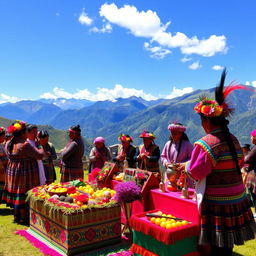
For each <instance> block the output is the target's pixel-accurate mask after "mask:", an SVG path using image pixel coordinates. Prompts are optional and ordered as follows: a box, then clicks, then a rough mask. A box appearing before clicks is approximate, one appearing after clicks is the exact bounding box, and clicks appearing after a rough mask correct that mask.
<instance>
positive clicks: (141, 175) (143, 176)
mask: <svg viewBox="0 0 256 256" xmlns="http://www.w3.org/2000/svg"><path fill="white" fill-rule="evenodd" d="M147 179H148V174H147V173H146V172H143V171H137V172H136V174H135V182H136V184H137V185H138V186H141V187H142V186H143V185H144V182H145V181H146V180H147Z"/></svg>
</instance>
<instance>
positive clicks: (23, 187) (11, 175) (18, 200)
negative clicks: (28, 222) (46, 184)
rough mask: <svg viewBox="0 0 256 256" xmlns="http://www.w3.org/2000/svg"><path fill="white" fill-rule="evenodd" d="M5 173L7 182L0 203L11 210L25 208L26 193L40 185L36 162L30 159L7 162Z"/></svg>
mask: <svg viewBox="0 0 256 256" xmlns="http://www.w3.org/2000/svg"><path fill="white" fill-rule="evenodd" d="M6 172H7V180H6V184H5V186H4V191H3V196H2V202H3V203H6V204H7V205H8V206H10V207H13V208H26V207H27V203H26V197H27V195H26V193H27V191H28V190H30V189H32V188H34V187H37V186H39V184H40V182H39V171H38V164H37V161H36V160H31V159H19V160H16V161H9V162H8V165H7V169H6Z"/></svg>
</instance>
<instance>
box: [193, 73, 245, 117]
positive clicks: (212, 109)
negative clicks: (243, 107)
mask: <svg viewBox="0 0 256 256" xmlns="http://www.w3.org/2000/svg"><path fill="white" fill-rule="evenodd" d="M226 74H227V72H226V69H224V70H223V72H222V74H221V79H220V83H219V85H218V86H217V87H216V88H215V100H213V99H210V98H207V97H206V96H203V97H200V98H199V101H198V103H197V104H196V106H195V108H194V110H195V112H197V113H198V114H201V115H204V116H206V117H220V116H223V117H227V116H229V115H230V114H231V113H232V111H233V109H232V108H230V106H229V105H228V104H227V102H226V99H227V96H228V95H229V94H230V93H231V92H233V91H234V90H237V89H243V90H250V88H248V87H246V86H244V85H242V84H235V83H234V81H233V82H231V83H230V84H229V85H228V86H227V87H226V88H224V84H225V79H226Z"/></svg>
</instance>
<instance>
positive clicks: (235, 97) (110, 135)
mask: <svg viewBox="0 0 256 256" xmlns="http://www.w3.org/2000/svg"><path fill="white" fill-rule="evenodd" d="M213 93H214V88H212V89H208V90H196V91H194V92H192V93H189V94H185V95H183V96H181V97H177V98H174V99H170V100H163V99H159V100H156V101H146V100H144V99H142V98H140V97H135V96H133V97H130V98H126V99H124V98H118V99H116V101H114V102H112V101H98V102H89V101H85V102H83V101H82V100H78V101H76V100H75V99H72V100H67V99H65V100H66V105H65V103H64V99H59V101H57V100H55V101H52V100H50V101H47V100H44V101H43V102H42V100H40V101H21V102H17V103H9V104H2V105H0V116H3V117H5V118H8V119H20V120H24V121H27V122H30V123H36V124H41V125H49V126H50V127H54V128H57V129H61V130H66V129H68V128H69V127H70V126H71V125H75V124H80V126H81V128H82V131H83V136H85V137H86V138H87V139H88V140H89V141H92V140H93V138H94V137H96V136H104V137H105V138H106V141H107V144H108V145H111V144H115V143H118V140H117V137H118V135H119V134H120V133H127V134H130V135H131V136H133V137H134V144H136V145H138V144H140V143H141V142H142V140H141V139H140V138H139V134H140V133H141V132H143V131H144V130H149V131H151V132H153V133H154V134H155V135H156V137H157V138H156V141H155V142H156V144H158V145H159V146H160V147H163V146H164V144H165V142H166V141H167V140H168V137H169V131H168V130H167V126H168V123H169V122H170V121H177V122H181V123H183V124H185V125H186V126H187V134H188V136H189V138H190V141H191V142H194V141H195V140H197V139H198V138H200V137H201V136H203V134H204V131H203V129H202V128H201V124H200V118H199V116H198V115H197V114H195V113H194V110H193V108H194V106H195V102H196V100H197V99H198V97H199V96H202V95H207V96H209V97H213ZM61 101H62V103H63V104H64V105H62V106H61V105H60V104H59V105H58V104H57V103H58V102H61ZM228 102H230V103H232V107H234V109H235V112H234V114H233V116H232V118H231V119H230V125H229V128H230V130H231V131H232V133H234V134H235V135H236V136H237V137H238V139H239V140H240V142H241V143H250V132H251V130H253V129H256V122H255V121H256V110H255V109H256V96H255V94H254V93H252V91H250V90H236V91H234V92H232V93H231V94H230V95H229V96H228ZM79 106H81V107H80V108H79Z"/></svg>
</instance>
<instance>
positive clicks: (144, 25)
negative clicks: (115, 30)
mask: <svg viewBox="0 0 256 256" xmlns="http://www.w3.org/2000/svg"><path fill="white" fill-rule="evenodd" d="M99 13H100V16H101V17H104V18H105V19H106V20H108V21H109V22H111V23H113V24H116V25H118V26H120V27H124V28H126V29H128V30H130V32H131V33H132V34H133V35H134V36H139V37H148V38H150V37H153V36H154V34H155V33H157V32H158V31H159V29H160V28H161V21H160V19H159V17H158V16H157V14H156V12H153V11H151V10H148V11H147V12H144V11H142V12H138V11H137V8H136V7H135V6H130V5H124V7H122V8H118V7H117V6H116V5H115V4H114V3H112V4H107V3H106V4H103V5H102V6H101V8H100V12H99Z"/></svg>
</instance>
